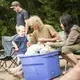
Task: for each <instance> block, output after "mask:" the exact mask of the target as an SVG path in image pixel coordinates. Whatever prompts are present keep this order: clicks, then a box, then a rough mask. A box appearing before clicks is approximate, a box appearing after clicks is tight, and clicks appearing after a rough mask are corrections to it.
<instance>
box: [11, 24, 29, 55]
mask: <svg viewBox="0 0 80 80" xmlns="http://www.w3.org/2000/svg"><path fill="white" fill-rule="evenodd" d="M17 27H18V33H17V34H18V35H17V37H16V38H15V39H14V40H13V41H12V45H13V47H14V48H15V53H14V55H13V56H17V55H24V54H25V52H26V51H27V42H28V40H27V37H26V36H25V27H24V26H22V25H20V26H17Z"/></svg>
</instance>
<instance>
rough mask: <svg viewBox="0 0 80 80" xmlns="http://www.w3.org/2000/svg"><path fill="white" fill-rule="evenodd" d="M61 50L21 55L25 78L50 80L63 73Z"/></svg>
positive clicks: (28, 79) (29, 79)
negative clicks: (60, 59) (60, 58)
mask: <svg viewBox="0 0 80 80" xmlns="http://www.w3.org/2000/svg"><path fill="white" fill-rule="evenodd" d="M58 54H59V50H55V51H54V52H50V53H47V54H42V55H34V56H21V57H20V59H21V63H22V68H23V71H24V78H25V80H50V79H52V78H55V77H57V76H59V75H60V74H61V70H60V64H59V57H58Z"/></svg>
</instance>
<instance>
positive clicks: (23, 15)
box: [16, 9, 28, 26]
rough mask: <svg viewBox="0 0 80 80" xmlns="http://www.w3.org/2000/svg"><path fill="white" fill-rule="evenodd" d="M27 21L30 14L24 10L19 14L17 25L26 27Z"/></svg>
mask: <svg viewBox="0 0 80 80" xmlns="http://www.w3.org/2000/svg"><path fill="white" fill-rule="evenodd" d="M25 19H28V12H27V11H26V10H24V9H23V10H22V11H21V12H19V13H17V18H16V21H17V24H16V25H17V26H19V25H23V26H25V21H24V20H25Z"/></svg>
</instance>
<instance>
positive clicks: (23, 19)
mask: <svg viewBox="0 0 80 80" xmlns="http://www.w3.org/2000/svg"><path fill="white" fill-rule="evenodd" d="M10 8H12V9H13V10H14V11H15V12H16V13H17V15H16V26H20V25H22V26H24V27H25V34H27V32H28V26H27V20H28V12H27V11H26V10H24V9H22V7H21V4H20V3H19V2H18V1H13V2H12V3H11V7H10ZM16 31H17V33H18V27H16ZM16 36H17V35H13V36H10V37H8V36H3V37H2V45H3V48H4V51H5V53H6V54H8V53H10V52H11V48H12V40H13V39H14V38H15V37H16Z"/></svg>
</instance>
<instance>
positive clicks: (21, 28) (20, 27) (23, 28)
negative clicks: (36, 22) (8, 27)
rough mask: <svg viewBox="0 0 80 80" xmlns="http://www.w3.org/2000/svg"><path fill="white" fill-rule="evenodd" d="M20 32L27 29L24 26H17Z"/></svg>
mask: <svg viewBox="0 0 80 80" xmlns="http://www.w3.org/2000/svg"><path fill="white" fill-rule="evenodd" d="M20 30H25V27H24V26H23V25H19V26H16V31H17V33H19V31H20Z"/></svg>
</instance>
